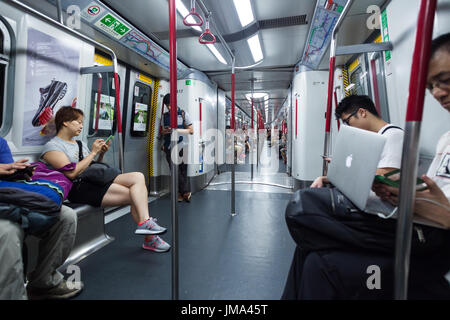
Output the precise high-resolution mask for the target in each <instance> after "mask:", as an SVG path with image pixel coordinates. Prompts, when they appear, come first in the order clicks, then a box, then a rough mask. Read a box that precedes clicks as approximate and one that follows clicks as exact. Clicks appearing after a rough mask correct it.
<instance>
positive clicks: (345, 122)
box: [342, 109, 359, 126]
mask: <svg viewBox="0 0 450 320" xmlns="http://www.w3.org/2000/svg"><path fill="white" fill-rule="evenodd" d="M358 110H359V109H358ZM358 110H355V111H353V112H352V113H351V114H350V115H349V116H348V117H347V118H345V119H342V122H343V123H344V124H345V125H346V126H349V125H350V124H349V122H350V118H351V117H353V116H354V115H355V114H356V113H357V112H358Z"/></svg>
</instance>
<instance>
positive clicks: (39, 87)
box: [22, 28, 81, 146]
mask: <svg viewBox="0 0 450 320" xmlns="http://www.w3.org/2000/svg"><path fill="white" fill-rule="evenodd" d="M27 48H28V51H27V56H26V82H25V90H24V91H23V92H26V96H25V97H24V100H23V111H24V119H23V129H22V145H23V146H40V145H44V144H45V143H46V142H47V141H49V140H50V139H51V138H52V137H53V136H54V134H55V133H56V132H55V124H54V117H55V114H56V112H57V111H58V109H59V108H60V107H61V106H72V107H76V103H77V90H78V88H77V81H78V77H79V65H80V50H81V46H80V45H79V42H78V41H77V40H75V39H74V41H71V42H70V43H69V42H68V41H67V40H66V41H63V40H61V39H59V38H58V37H57V36H56V35H50V34H47V33H43V32H41V31H38V30H36V29H33V28H29V29H28V43H27Z"/></svg>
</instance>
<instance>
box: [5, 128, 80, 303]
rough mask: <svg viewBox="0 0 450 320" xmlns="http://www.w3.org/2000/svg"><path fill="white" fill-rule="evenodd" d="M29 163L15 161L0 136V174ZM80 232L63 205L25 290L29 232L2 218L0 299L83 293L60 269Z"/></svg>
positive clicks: (44, 238)
mask: <svg viewBox="0 0 450 320" xmlns="http://www.w3.org/2000/svg"><path fill="white" fill-rule="evenodd" d="M27 161H28V159H22V160H19V161H14V159H13V157H12V154H11V150H10V149H9V147H8V143H7V142H6V140H5V139H3V138H2V137H0V174H13V173H15V172H16V171H17V170H20V169H26V168H29V167H30V165H29V164H28V163H26V162H27ZM76 229H77V214H76V213H75V211H74V210H73V209H72V208H70V207H67V206H64V205H63V206H62V207H61V212H60V214H59V217H58V221H57V222H56V223H55V224H54V225H53V226H52V227H51V228H50V229H49V230H48V231H47V232H45V234H43V235H40V236H39V238H40V239H41V241H40V245H39V253H38V259H37V261H38V264H37V266H36V268H35V269H34V271H33V272H32V273H31V274H29V275H28V276H27V278H28V285H27V287H26V288H25V286H24V282H25V281H24V270H23V268H24V265H23V258H22V247H23V240H24V238H25V236H26V235H25V232H24V230H23V229H22V228H21V227H20V226H19V224H17V223H15V222H12V221H10V220H7V219H0V239H1V241H0V261H1V265H0V288H1V290H0V300H22V299H27V298H28V299H68V298H71V297H73V296H75V295H77V294H78V293H80V292H81V290H82V289H83V284H82V283H80V285H79V286H75V287H69V286H68V285H67V281H66V280H64V277H63V275H62V274H61V273H60V272H59V271H58V270H56V268H58V267H59V266H61V265H62V264H63V263H64V261H65V260H66V259H67V257H68V256H69V254H70V252H71V250H72V247H73V244H74V242H75V234H76ZM27 291H28V294H27Z"/></svg>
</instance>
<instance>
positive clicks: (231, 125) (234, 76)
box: [230, 59, 236, 130]
mask: <svg viewBox="0 0 450 320" xmlns="http://www.w3.org/2000/svg"><path fill="white" fill-rule="evenodd" d="M235 81H236V74H235V73H234V59H233V67H232V71H231V123H230V127H231V130H234V129H235V125H236V124H235V119H234V90H235Z"/></svg>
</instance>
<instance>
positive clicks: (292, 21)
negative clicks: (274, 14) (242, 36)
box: [258, 14, 308, 29]
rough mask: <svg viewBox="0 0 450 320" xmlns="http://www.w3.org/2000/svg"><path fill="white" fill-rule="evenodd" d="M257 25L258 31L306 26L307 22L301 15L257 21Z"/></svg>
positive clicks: (304, 16) (303, 15)
mask: <svg viewBox="0 0 450 320" xmlns="http://www.w3.org/2000/svg"><path fill="white" fill-rule="evenodd" d="M258 23H259V28H260V29H273V28H281V27H290V26H298V25H303V24H308V21H306V14H302V15H300V16H293V17H284V18H276V19H267V20H259V21H258Z"/></svg>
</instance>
